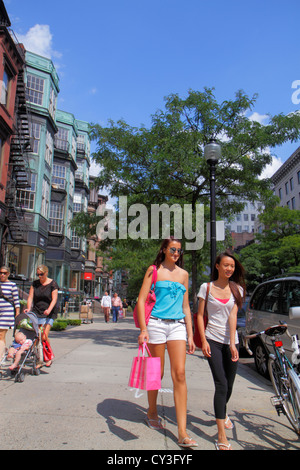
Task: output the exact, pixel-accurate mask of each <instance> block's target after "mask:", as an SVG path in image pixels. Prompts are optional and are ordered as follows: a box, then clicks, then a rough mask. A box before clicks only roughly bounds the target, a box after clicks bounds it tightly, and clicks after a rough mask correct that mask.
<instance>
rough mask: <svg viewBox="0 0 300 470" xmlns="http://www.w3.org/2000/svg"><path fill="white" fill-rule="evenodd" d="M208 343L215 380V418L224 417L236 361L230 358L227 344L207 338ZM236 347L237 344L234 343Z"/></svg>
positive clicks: (210, 363) (209, 359)
mask: <svg viewBox="0 0 300 470" xmlns="http://www.w3.org/2000/svg"><path fill="white" fill-rule="evenodd" d="M207 341H208V343H209V345H210V351H211V357H209V358H208V363H209V366H210V368H211V372H212V375H213V379H214V382H215V396H214V410H215V416H216V419H225V417H226V405H227V403H228V401H229V398H230V397H231V393H232V389H233V383H234V379H235V376H236V371H237V366H238V361H237V362H233V361H232V360H231V352H230V348H229V345H228V344H222V343H217V342H216V341H212V340H211V339H208V340H207ZM236 348H237V349H238V345H236Z"/></svg>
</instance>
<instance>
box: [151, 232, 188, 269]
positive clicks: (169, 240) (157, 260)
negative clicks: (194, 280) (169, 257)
mask: <svg viewBox="0 0 300 470" xmlns="http://www.w3.org/2000/svg"><path fill="white" fill-rule="evenodd" d="M172 242H178V243H180V244H181V246H182V243H181V240H178V239H177V238H175V237H173V235H171V236H170V237H169V238H165V239H164V241H163V242H162V244H161V247H160V249H159V252H158V255H157V256H156V258H155V261H154V263H153V264H155V266H156V267H157V268H159V266H160V265H161V263H162V262H163V261H164V259H165V254H164V250H165V249H166V248H168V246H169V244H170V243H172ZM175 264H177V266H179V267H180V268H182V267H183V253H181V255H180V256H179V258H178V260H177V261H176V263H175Z"/></svg>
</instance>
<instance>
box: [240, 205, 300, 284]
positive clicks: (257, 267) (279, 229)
mask: <svg viewBox="0 0 300 470" xmlns="http://www.w3.org/2000/svg"><path fill="white" fill-rule="evenodd" d="M276 203H278V200H277V198H275V199H274V198H270V200H269V201H268V202H267V203H266V208H265V210H264V212H263V213H262V214H261V215H260V216H259V219H260V222H261V223H262V226H263V230H262V233H258V234H257V235H256V237H255V238H256V241H257V243H254V244H252V245H250V246H248V247H246V248H244V249H243V250H241V261H242V262H243V264H244V266H245V267H246V270H247V278H248V281H249V283H250V284H251V285H252V287H254V286H255V284H257V283H258V282H259V281H260V280H261V278H263V277H265V278H266V277H270V276H273V275H277V274H281V273H282V272H288V271H289V272H292V271H298V272H299V264H300V233H299V228H300V211H296V210H290V209H289V208H288V207H280V206H276V205H275V204H276Z"/></svg>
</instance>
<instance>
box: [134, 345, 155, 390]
mask: <svg viewBox="0 0 300 470" xmlns="http://www.w3.org/2000/svg"><path fill="white" fill-rule="evenodd" d="M145 349H147V351H148V354H149V357H145ZM141 351H142V355H140V353H141ZM128 385H129V387H133V388H138V389H140V390H159V389H160V388H161V364H160V357H152V356H151V354H150V351H149V348H148V346H147V344H146V343H144V344H143V346H141V345H140V346H139V352H138V356H137V357H134V358H133V361H132V367H131V372H130V377H129V382H128Z"/></svg>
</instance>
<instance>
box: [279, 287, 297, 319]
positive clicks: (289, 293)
mask: <svg viewBox="0 0 300 470" xmlns="http://www.w3.org/2000/svg"><path fill="white" fill-rule="evenodd" d="M299 306H300V282H299V281H296V280H295V281H285V283H284V287H283V289H282V312H281V313H282V314H283V315H288V314H289V309H290V308H291V307H299Z"/></svg>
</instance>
